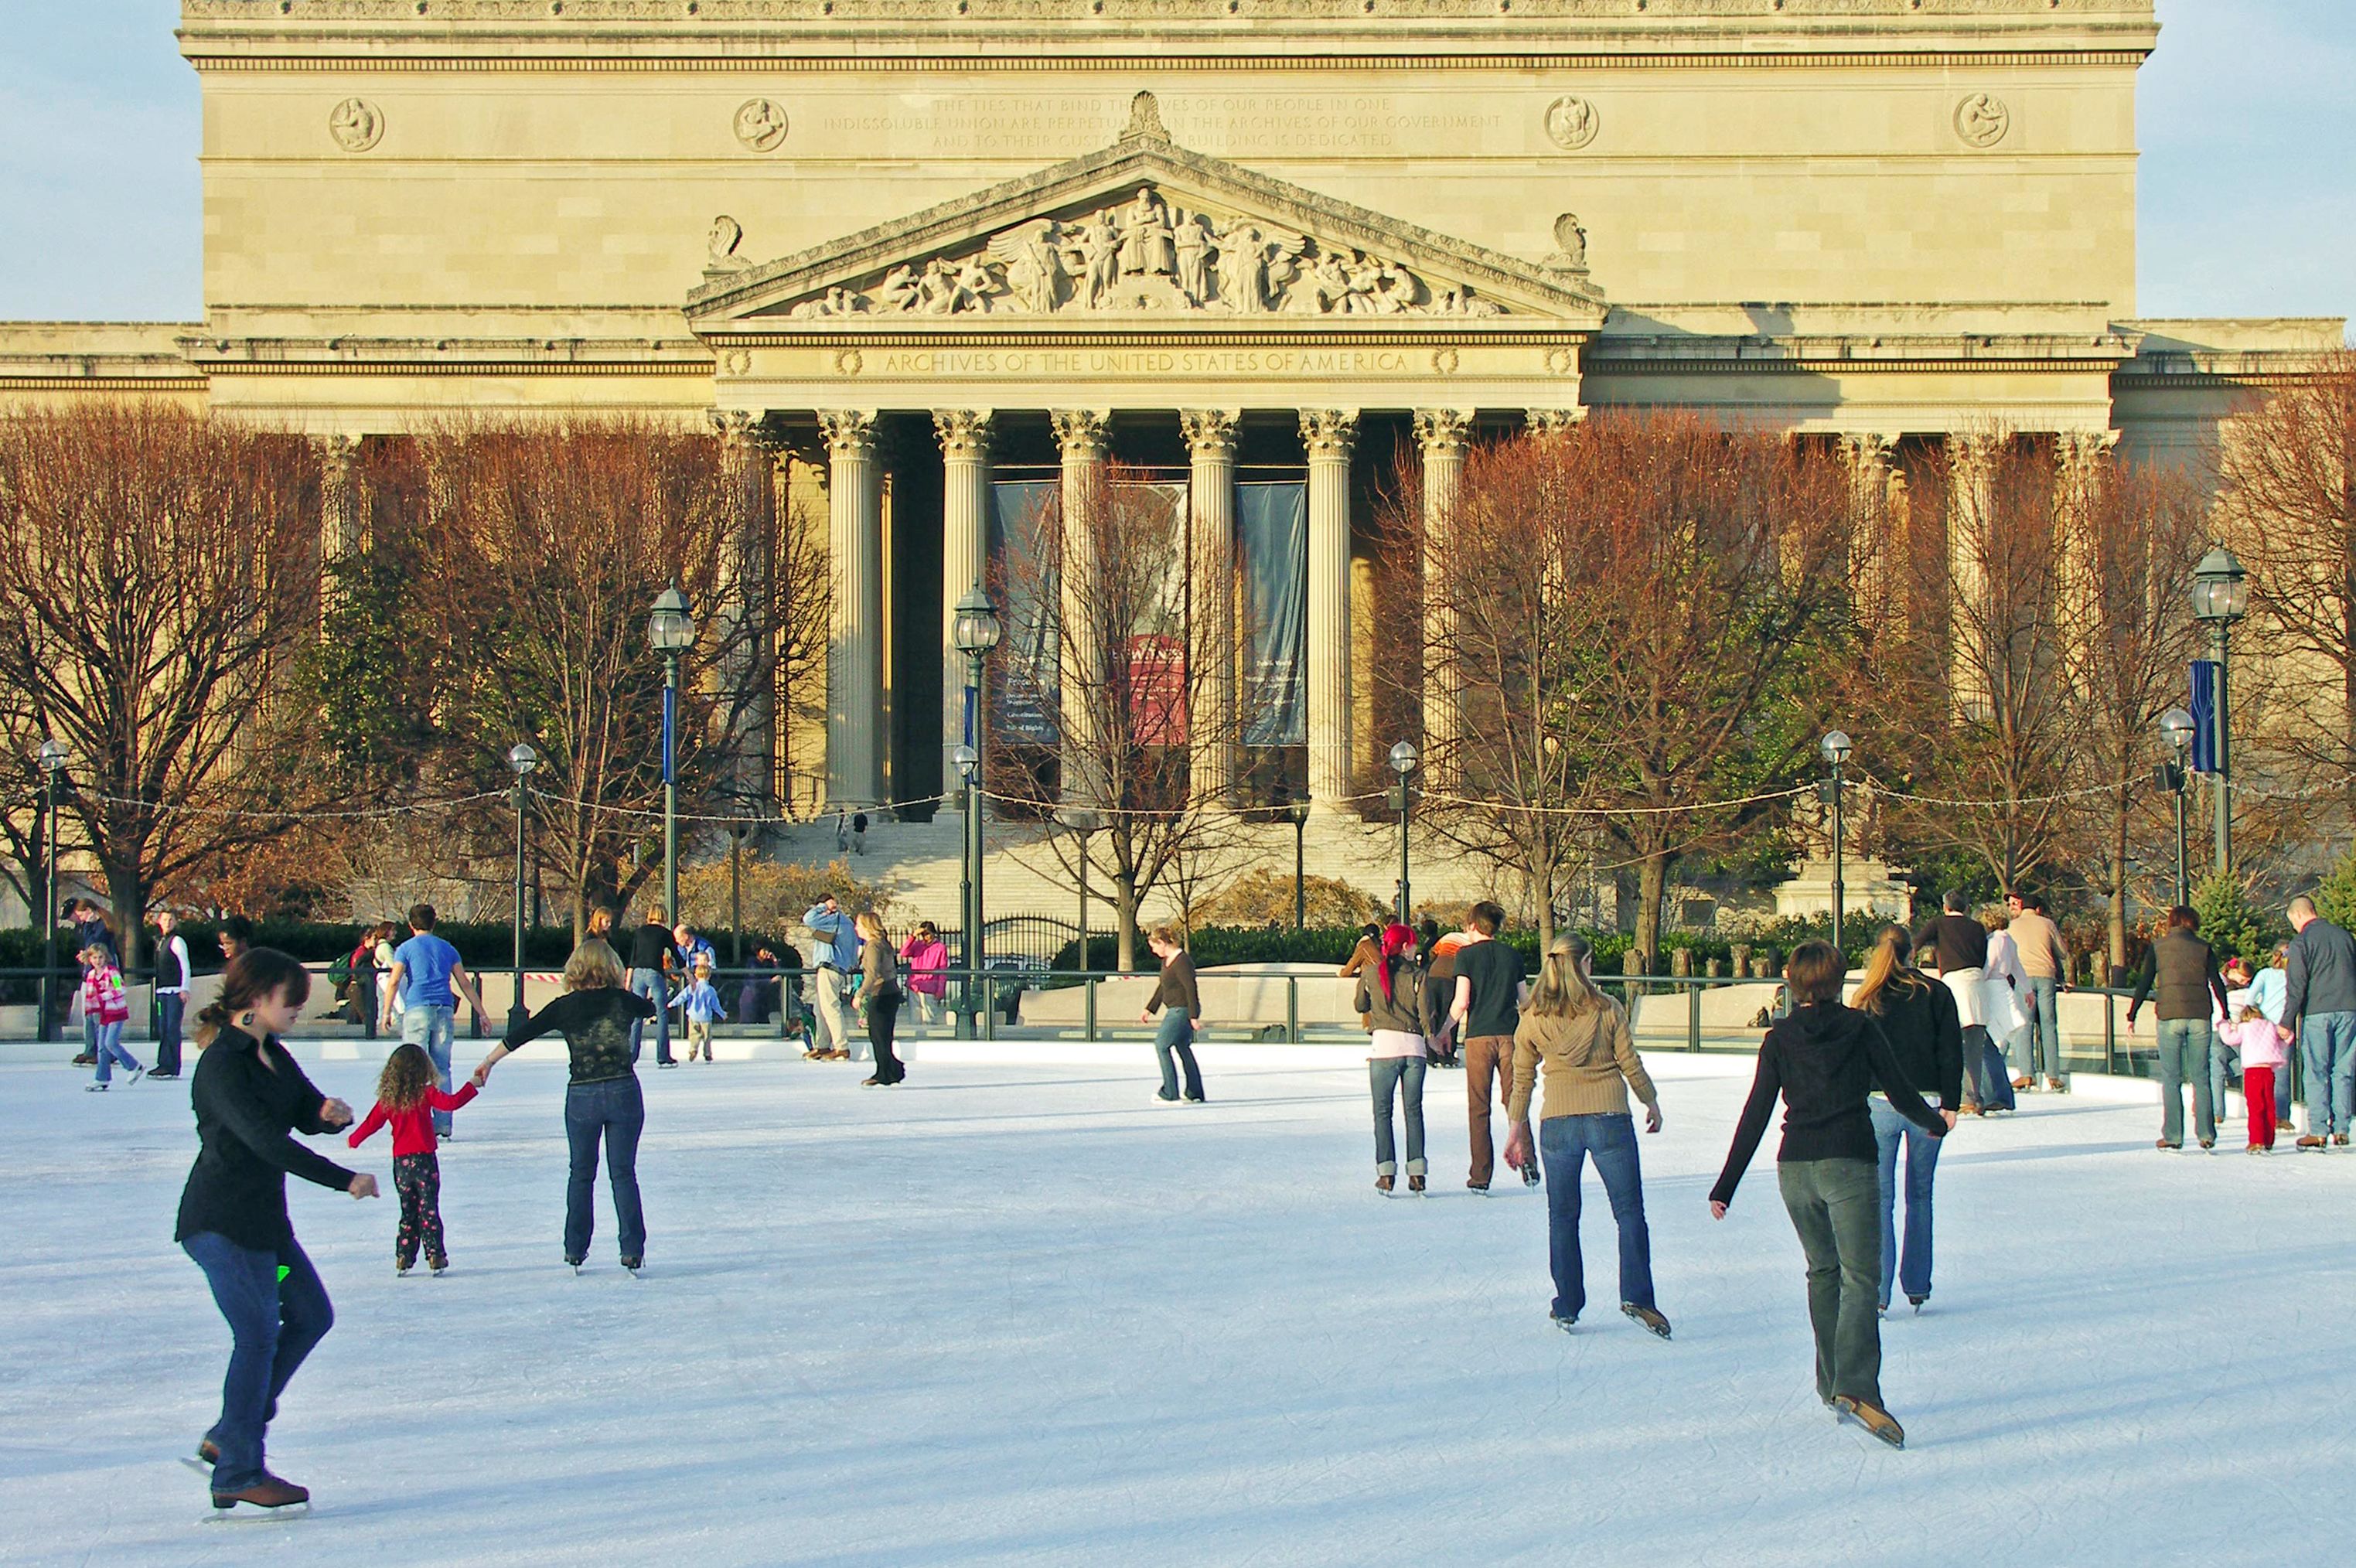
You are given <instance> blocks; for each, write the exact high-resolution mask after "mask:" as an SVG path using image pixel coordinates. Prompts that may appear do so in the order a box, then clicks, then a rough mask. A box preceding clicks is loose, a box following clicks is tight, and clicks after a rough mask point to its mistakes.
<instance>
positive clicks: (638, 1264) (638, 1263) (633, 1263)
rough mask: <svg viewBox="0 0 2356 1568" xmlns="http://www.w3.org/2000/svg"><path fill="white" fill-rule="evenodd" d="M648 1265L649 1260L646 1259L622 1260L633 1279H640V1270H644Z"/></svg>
mask: <svg viewBox="0 0 2356 1568" xmlns="http://www.w3.org/2000/svg"><path fill="white" fill-rule="evenodd" d="M646 1264H647V1260H646V1259H644V1258H624V1259H623V1260H622V1267H623V1268H624V1269H625V1270H626V1271H627V1272H628V1274H629V1276H630V1277H631V1278H632V1279H636V1278H637V1277H638V1270H640V1269H642V1268H644V1267H645V1266H646Z"/></svg>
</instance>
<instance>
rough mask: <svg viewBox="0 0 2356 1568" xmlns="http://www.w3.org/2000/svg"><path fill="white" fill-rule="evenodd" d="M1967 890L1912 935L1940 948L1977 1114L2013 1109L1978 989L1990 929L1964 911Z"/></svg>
mask: <svg viewBox="0 0 2356 1568" xmlns="http://www.w3.org/2000/svg"><path fill="white" fill-rule="evenodd" d="M1971 907H1972V901H1971V898H1970V896H1969V895H1968V894H1966V893H1964V892H1962V891H1955V892H1951V893H1949V894H1948V895H1947V897H1946V901H1945V904H1944V912H1942V913H1941V914H1940V916H1939V918H1938V919H1936V920H1934V921H1933V922H1932V923H1930V924H1928V925H1926V926H1924V927H1923V928H1922V930H1920V931H1918V932H1916V933H1914V947H1915V950H1916V951H1917V952H1920V951H1921V950H1922V949H1923V948H1925V947H1935V948H1937V949H1938V950H1939V978H1940V979H1941V980H1942V981H1944V983H1945V985H1946V987H1947V989H1948V990H1950V991H1952V992H1954V997H1955V1017H1956V1019H1958V1021H1960V1022H1961V1023H1962V1025H1963V1029H1964V1104H1963V1113H1964V1115H1967V1116H1976V1115H1982V1114H1984V1113H1985V1112H1986V1111H1987V1110H1990V1109H1995V1110H2009V1109H2011V1083H2012V1081H2011V1077H2010V1075H2009V1074H2008V1072H2007V1071H2006V1069H2005V1065H2004V1061H2003V1059H2002V1058H2001V1057H2000V1056H1998V1055H1997V1052H1996V1041H1995V1039H1994V1037H1992V1036H1991V1035H1990V1034H1989V1033H1988V1031H1987V1006H1986V1004H1985V1002H1984V1000H1983V998H1982V997H1981V994H1980V987H1981V986H1982V985H1983V984H1984V983H1985V982H1986V980H1987V957H1988V936H1987V927H1986V926H1984V925H1982V924H1981V923H1979V922H1978V921H1976V920H1974V919H1973V918H1972V917H1971V916H1970V915H1969V914H1966V913H1965V911H1966V910H1968V909H1970V908H1971Z"/></svg>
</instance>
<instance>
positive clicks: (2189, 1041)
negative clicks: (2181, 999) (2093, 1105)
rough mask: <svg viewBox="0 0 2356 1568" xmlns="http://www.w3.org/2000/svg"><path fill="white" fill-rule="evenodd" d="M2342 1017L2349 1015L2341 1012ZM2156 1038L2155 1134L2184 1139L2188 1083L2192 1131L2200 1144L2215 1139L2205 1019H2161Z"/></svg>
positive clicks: (2210, 1036) (2209, 1040)
mask: <svg viewBox="0 0 2356 1568" xmlns="http://www.w3.org/2000/svg"><path fill="white" fill-rule="evenodd" d="M2340 1016H2341V1017H2343V1018H2346V1017H2350V1016H2351V1015H2348V1014H2344V1013H2343V1014H2341V1015H2340ZM2155 1032H2156V1033H2157V1034H2158V1037H2159V1136H2160V1137H2161V1139H2162V1140H2163V1141H2164V1142H2167V1143H2171V1144H2181V1143H2182V1142H2183V1141H2184V1087H2185V1085H2186V1084H2188V1083H2189V1084H2190V1085H2191V1086H2192V1130H2193V1131H2194V1133H2196V1134H2197V1135H2199V1136H2200V1139H2201V1142H2202V1143H2204V1144H2206V1143H2214V1142H2216V1141H2217V1103H2216V1102H2215V1101H2213V1100H2211V1098H2210V1097H2209V1055H2210V1051H2211V1048H2212V1047H2213V1046H2214V1045H2215V1044H2216V1036H2215V1035H2214V1034H2213V1033H2212V1032H2211V1029H2210V1028H2209V1020H2208V1019H2160V1020H2159V1022H2158V1025H2157V1026H2156V1027H2155Z"/></svg>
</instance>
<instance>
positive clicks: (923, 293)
mask: <svg viewBox="0 0 2356 1568" xmlns="http://www.w3.org/2000/svg"><path fill="white" fill-rule="evenodd" d="M179 37H180V46H181V49H182V52H183V54H184V55H185V56H186V58H187V60H188V62H189V64H190V65H191V66H192V67H193V68H194V69H195V70H196V71H197V72H198V77H199V79H200V80H201V82H202V87H203V127H204V129H203V147H202V167H203V178H204V215H205V262H204V300H205V314H204V318H203V319H202V320H201V321H196V322H189V323H187V324H184V325H80V324H75V325H63V324H20V325H0V399H5V400H27V399H73V398H83V397H91V396H100V395H110V394H122V393H146V394H154V395H163V396H167V397H171V398H177V399H182V400H187V401H188V402H190V403H192V404H198V405H206V406H209V407H211V408H213V409H215V410H220V411H236V412H238V413H241V414H244V415H250V416H252V417H253V418H254V419H257V420H260V421H270V422H273V423H276V424H280V425H283V426H289V427H292V428H295V429H298V430H301V431H303V432H308V433H310V434H311V435H313V436H315V437H316V439H317V440H319V441H320V442H321V443H324V445H325V446H326V448H327V451H328V452H329V453H330V454H331V456H336V457H338V458H340V459H345V460H348V458H349V456H350V454H351V453H354V452H355V451H356V450H357V449H358V443H366V442H370V441H380V440H390V439H398V438H400V436H401V435H402V432H405V431H410V430H413V429H415V428H418V427H419V426H420V424H421V423H423V422H424V421H438V420H444V419H446V418H448V417H449V416H451V415H453V414H454V413H465V414H488V415H496V416H500V417H509V418H515V417H520V418H527V419H530V418H542V417H550V418H552V417H559V416H563V415H577V414H580V413H583V412H626V413H629V414H633V415H637V416H640V417H653V418H659V419H662V420H675V421H688V422H693V423H696V424H698V425H701V424H703V423H704V422H705V421H709V422H710V424H711V425H712V426H713V427H716V429H717V430H718V431H719V432H721V434H722V436H723V438H724V439H725V440H726V441H728V442H730V443H736V444H738V445H739V446H740V447H741V448H742V449H743V450H742V453H741V455H744V457H746V458H747V460H749V461H756V462H760V463H766V464H772V465H773V472H774V473H775V475H776V487H775V488H776V494H777V495H779V496H786V495H793V496H801V497H804V498H805V499H807V500H808V501H809V510H810V513H811V515H812V516H814V517H816V518H817V519H818V520H819V521H818V526H819V527H822V528H824V530H825V533H826V538H827V547H828V555H829V559H830V578H831V581H832V585H833V586H832V592H833V598H834V603H833V606H832V612H831V614H832V619H831V647H830V658H829V661H828V673H827V691H826V697H825V703H824V710H825V719H824V722H823V727H822V733H812V734H809V735H807V736H804V737H801V738H799V740H798V741H797V740H796V738H794V737H784V736H781V737H779V741H780V747H781V751H782V752H784V753H786V754H788V755H792V754H797V753H798V755H799V756H800V757H801V758H802V762H801V763H800V764H799V765H798V768H789V769H787V770H786V772H785V773H784V774H783V776H782V784H781V789H782V793H783V794H784V795H785V796H786V797H787V798H786V800H785V802H784V804H786V805H788V806H789V807H791V808H792V809H794V810H797V811H799V812H809V811H811V810H814V809H828V810H830V809H832V808H834V807H835V806H837V805H850V806H852V807H861V806H867V807H873V806H876V805H889V804H890V803H893V802H895V801H905V802H910V803H918V802H929V800H930V799H931V798H932V797H933V796H934V795H936V794H937V792H939V791H940V790H941V789H942V787H943V785H944V783H945V777H946V775H947V773H948V769H947V767H946V765H945V752H946V751H947V749H948V747H950V746H952V745H953V744H954V743H955V742H956V741H958V738H959V729H960V724H961V721H962V711H961V709H962V701H961V697H960V688H961V684H962V678H963V677H962V675H961V673H960V671H961V664H960V661H959V659H958V656H957V655H956V654H955V652H954V651H953V650H952V649H951V648H950V647H949V646H948V620H949V617H950V613H951V611H952V608H953V606H954V605H955V604H956V603H957V601H958V599H959V597H960V596H961V595H962V594H963V593H964V592H966V591H967V590H968V589H969V588H970V587H972V586H974V585H975V584H976V583H978V582H980V581H983V580H984V576H985V572H986V562H987V560H988V559H989V553H990V551H991V548H992V540H993V539H996V538H998V537H1000V535H1001V531H1002V528H1003V526H1004V524H1005V522H1006V520H1007V519H1008V518H1009V517H1012V516H1013V515H1014V514H1015V513H1016V511H1017V510H1019V508H1020V507H1022V506H1023V505H1024V504H1025V501H1026V498H1029V497H1034V496H1036V495H1037V494H1038V493H1039V492H1040V491H1041V490H1042V489H1043V488H1044V489H1046V490H1053V489H1054V488H1055V487H1056V486H1058V485H1070V484H1072V483H1073V482H1074V481H1075V479H1076V478H1081V479H1084V478H1086V477H1087V475H1088V473H1089V472H1090V471H1091V469H1092V468H1095V467H1096V466H1097V465H1103V464H1121V465H1123V470H1124V471H1125V472H1127V471H1134V472H1137V473H1140V474H1142V475H1147V476H1148V477H1150V478H1151V480H1152V482H1153V483H1155V484H1156V485H1159V486H1162V487H1163V488H1164V489H1165V490H1166V491H1167V492H1168V493H1170V494H1173V495H1174V496H1178V497H1179V501H1178V504H1179V505H1180V506H1182V507H1183V508H1184V516H1185V518H1186V520H1187V523H1188V525H1189V526H1190V527H1191V528H1195V529H1197V530H1200V531H1202V532H1203V533H1204V534H1205V535H1206V536H1208V537H1214V538H1217V539H1222V540H1224V541H1226V543H1227V546H1228V547H1229V548H1232V549H1235V550H1237V551H1238V552H1240V553H1242V554H1243V555H1246V556H1249V555H1251V554H1252V552H1255V551H1257V552H1260V553H1261V554H1262V555H1266V556H1268V557H1269V560H1266V561H1262V562H1260V563H1259V565H1260V566H1262V567H1264V568H1268V569H1269V576H1270V579H1271V581H1276V582H1278V583H1279V584H1280V587H1281V586H1282V585H1283V584H1285V583H1286V582H1287V581H1290V582H1291V583H1292V584H1293V585H1294V587H1293V589H1292V590H1290V592H1293V593H1294V597H1295V599H1296V600H1297V607H1295V608H1293V609H1290V610H1288V609H1287V608H1286V607H1285V606H1284V605H1279V606H1277V607H1276V608H1275V609H1273V610H1270V611H1269V616H1271V617H1272V618H1275V619H1281V620H1285V621H1287V622H1288V625H1289V630H1288V631H1287V632H1286V634H1285V635H1288V636H1290V638H1291V639H1292V640H1293V642H1292V645H1293V646H1294V648H1295V650H1296V651H1295V653H1294V654H1293V656H1292V660H1293V663H1294V666H1295V667H1297V668H1298V669H1299V670H1300V671H1301V672H1302V675H1301V680H1300V682H1299V685H1300V688H1301V690H1300V692H1299V696H1298V700H1297V702H1280V703H1279V704H1277V705H1276V706H1277V707H1278V708H1279V709H1282V710H1283V711H1284V714H1285V717H1284V719H1283V721H1282V722H1280V723H1276V724H1273V725H1269V726H1267V727H1265V731H1264V732H1263V733H1260V734H1258V735H1257V736H1254V735H1253V734H1251V733H1247V734H1246V736H1245V740H1246V741H1247V743H1254V742H1255V741H1256V742H1257V743H1258V744H1261V745H1264V746H1266V747H1269V748H1271V749H1272V751H1273V752H1282V753H1284V758H1283V763H1282V765H1281V766H1280V768H1279V769H1278V770H1277V771H1278V772H1279V773H1282V774H1283V775H1285V776H1286V777H1288V778H1289V779H1292V780H1297V781H1298V783H1296V784H1293V787H1294V788H1295V789H1298V788H1300V787H1304V786H1305V788H1306V789H1307V791H1308V793H1309V796H1310V798H1311V799H1312V800H1313V801H1318V802H1325V803H1331V802H1334V801H1337V800H1340V799H1341V798H1343V797H1344V795H1348V794H1349V793H1350V792H1351V791H1352V788H1353V780H1354V779H1363V778H1364V777H1365V775H1366V774H1367V773H1369V772H1370V771H1372V770H1373V768H1374V766H1375V763H1374V759H1375V758H1376V755H1378V751H1379V748H1380V747H1383V746H1387V742H1388V741H1389V739H1390V737H1388V736H1381V737H1377V736H1376V735H1375V734H1374V733H1373V730H1372V725H1371V723H1370V721H1369V719H1368V713H1369V710H1370V709H1371V708H1372V707H1373V700H1372V697H1371V689H1372V688H1371V671H1370V670H1369V669H1368V667H1367V666H1368V665H1369V663H1370V662H1371V661H1370V657H1369V652H1368V650H1369V648H1370V646H1371V644H1370V643H1369V641H1368V638H1367V629H1366V622H1367V620H1368V619H1369V616H1370V606H1371V603H1372V590H1371V589H1370V587H1369V581H1370V578H1371V574H1372V572H1373V571H1375V570H1376V563H1375V562H1374V561H1372V560H1370V559H1369V558H1370V556H1371V555H1372V554H1373V553H1374V552H1375V549H1376V547H1375V545H1374V544H1373V542H1372V534H1371V530H1370V528H1369V527H1368V521H1369V508H1370V507H1371V506H1372V505H1373V499H1374V496H1375V494H1376V490H1377V488H1378V487H1379V485H1380V484H1381V482H1382V480H1383V478H1384V476H1385V475H1387V474H1390V473H1392V472H1395V471H1396V467H1395V465H1396V464H1397V462H1398V458H1399V457H1400V455H1401V454H1403V453H1404V454H1408V455H1412V456H1417V457H1419V459H1420V473H1421V475H1422V483H1423V484H1424V485H1425V486H1426V487H1427V490H1426V494H1427V496H1438V495H1440V494H1443V493H1444V492H1445V491H1446V490H1447V488H1448V487H1449V486H1450V485H1452V484H1453V483H1454V482H1455V479H1456V475H1457V474H1458V472H1459V470H1460V468H1461V464H1462V454H1463V453H1464V451H1465V449H1466V445H1467V443H1468V442H1470V441H1472V440H1475V439H1478V438H1479V437H1480V436H1481V435H1483V433H1485V432H1504V431H1511V430H1519V429H1525V428H1537V429H1547V428H1551V427H1557V426H1559V425H1561V424H1563V423H1565V422H1567V421H1576V420H1579V419H1580V418H1581V417H1582V416H1584V415H1585V414H1587V413H1588V412H1589V411H1590V410H1595V409H1612V408H1622V409H1661V408H1684V409H1695V410H1701V411H1710V412H1713V413H1716V414H1718V415H1721V416H1724V417H1727V418H1730V419H1740V420H1743V421H1752V422H1755V423H1762V424H1765V425H1769V426H1772V427H1776V428H1782V429H1785V430H1789V431H1791V432H1801V433H1806V434H1812V435H1815V436H1820V437H1823V438H1826V439H1829V440H1837V441H1838V442H1840V443H1845V445H1846V447H1847V452H1848V453H1849V454H1850V457H1851V460H1852V461H1853V462H1854V463H1855V464H1858V471H1859V475H1860V477H1861V479H1862V480H1863V481H1864V482H1866V483H1871V482H1873V476H1874V475H1876V474H1878V473H1879V472H1880V471H1881V470H1883V469H1884V468H1885V467H1887V466H1888V465H1890V464H1892V463H1894V462H1899V461H1902V459H1903V455H1904V454H1905V453H1907V452H1908V451H1910V450H1922V449H1926V448H1935V447H1936V446H1937V445H1938V444H1940V443H1954V442H1957V441H1968V440H1969V439H1971V434H1972V432H1975V431H1979V430H1984V429H1992V428H1998V427H2001V428H2004V429H2008V430H2011V431H2015V432H2032V433H2036V434H2040V435H2043V436H2048V437H2050V438H2051V449H2052V451H2053V452H2054V453H2056V461H2057V462H2060V463H2062V464H2072V463H2083V462H2085V461H2088V460H2089V459H2090V458H2091V457H2092V455H2093V454H2094V453H2098V452H2100V451H2101V450H2103V449H2104V448H2105V447H2107V446H2110V445H2113V444H2115V443H2119V444H2123V447H2124V449H2125V450H2126V451H2128V452H2130V453H2139V454H2143V455H2149V456H2159V457H2166V456H2169V454H2173V453H2194V452H2198V451H2199V450H2201V448H2202V447H2203V446H2205V445H2207V444H2208V443H2212V442H2213V441H2214V439H2215V437H2216V433H2217V431H2218V428H2219V425H2220V422H2221V421H2222V420H2224V419H2225V418H2227V417H2228V415H2229V414H2230V412H2231V411H2232V410H2233V408H2234V407H2235V405H2236V403H2237V401H2238V400H2241V399H2242V398H2244V396H2246V395H2247V394H2248V393H2249V392H2250V391H2251V390H2252V389H2259V388H2263V387H2264V386H2265V384H2266V383H2267V382H2268V381H2269V379H2274V378H2278V377H2281V376H2283V375H2286V374H2297V372H2298V370H2299V368H2300V367H2301V366H2302V365H2304V364H2306V363H2308V361H2309V359H2310V357H2311V356H2313V355H2314V354H2315V353H2317V352H2318V351H2320V350H2324V349H2328V348H2329V347H2333V346H2335V345H2337V344H2338V343H2339V341H2340V336H2341V332H2342V326H2341V324H2340V323H2338V322H2326V321H2243V320H2234V321H2219V320H2191V321H2157V320H2149V319H2146V318H2144V317H2142V316H2140V315H2138V314H2137V311H2136V71H2137V69H2138V68H2139V67H2140V66H2141V64H2142V62H2143V61H2144V59H2146V58H2147V56H2148V55H2149V54H2150V53H2151V51H2152V50H2153V49H2154V48H2159V47H2165V46H2164V44H2163V43H2162V40H2161V37H2160V32H2159V29H2158V25H2157V23H2156V20H2155V17H2154V15H2153V9H2152V0H185V3H184V5H183V11H182V27H181V30H180V34H179ZM157 151H158V154H159V155H170V154H172V153H174V152H175V151H176V150H175V149H169V148H159V149H157ZM334 474H335V469H334V467H333V465H332V464H331V467H330V478H331V485H332V483H333V476H334ZM331 495H332V489H331ZM1271 563H1272V564H1271ZM1288 574H1290V578H1288ZM1278 597H1279V598H1282V597H1283V594H1282V593H1281V592H1280V594H1279V595H1278ZM1265 631H1267V628H1265V627H1260V626H1256V625H1246V626H1244V627H1242V628H1241V630H1240V631H1239V635H1240V636H1242V637H1244V638H1246V639H1248V638H1250V637H1252V636H1255V635H1262V634H1263V633H1264V632H1265ZM1296 709H1297V711H1295V710H1296ZM811 728H812V729H813V730H815V729H816V728H817V726H815V725H814V724H813V725H812V726H811ZM919 814H921V813H919Z"/></svg>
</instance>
